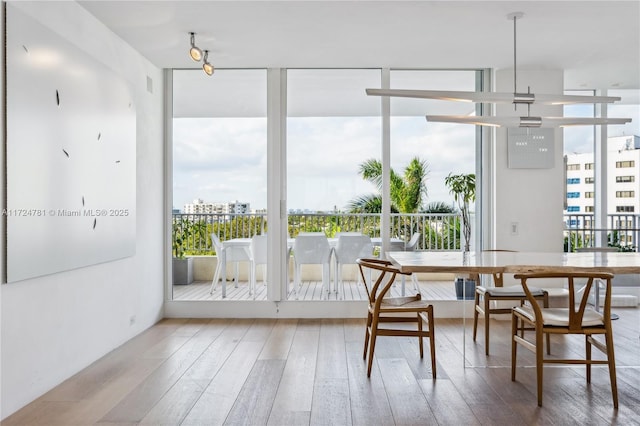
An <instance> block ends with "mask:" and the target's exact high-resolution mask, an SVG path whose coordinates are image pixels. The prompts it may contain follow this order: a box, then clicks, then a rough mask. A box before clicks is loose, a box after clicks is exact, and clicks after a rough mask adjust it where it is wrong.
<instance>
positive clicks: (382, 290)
mask: <svg viewBox="0 0 640 426" xmlns="http://www.w3.org/2000/svg"><path fill="white" fill-rule="evenodd" d="M356 263H357V264H358V268H359V269H360V275H361V277H362V282H363V283H364V287H365V289H366V290H367V296H368V298H369V304H370V305H373V306H376V307H377V308H379V307H380V303H381V302H382V299H384V297H385V295H386V294H387V293H388V292H389V290H390V289H391V286H392V285H393V283H394V282H395V281H396V276H397V275H411V273H402V272H400V270H398V268H396V267H395V266H393V264H392V263H391V262H389V261H388V260H383V259H367V258H360V259H358V260H357V261H356ZM367 269H372V270H374V271H378V272H379V274H378V275H377V278H375V281H373V278H372V279H371V281H367V277H376V274H369V273H366V274H365V271H366V270H367Z"/></svg>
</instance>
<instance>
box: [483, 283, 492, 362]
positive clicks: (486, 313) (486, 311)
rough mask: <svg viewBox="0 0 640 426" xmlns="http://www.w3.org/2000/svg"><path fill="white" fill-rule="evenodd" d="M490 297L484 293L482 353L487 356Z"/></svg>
mask: <svg viewBox="0 0 640 426" xmlns="http://www.w3.org/2000/svg"><path fill="white" fill-rule="evenodd" d="M490 303H491V298H490V297H487V295H486V294H485V295H484V353H485V354H486V355H487V356H489V306H490Z"/></svg>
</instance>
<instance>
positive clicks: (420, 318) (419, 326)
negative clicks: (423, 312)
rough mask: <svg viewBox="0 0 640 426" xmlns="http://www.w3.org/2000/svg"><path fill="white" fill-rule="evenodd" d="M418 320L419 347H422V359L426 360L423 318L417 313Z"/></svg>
mask: <svg viewBox="0 0 640 426" xmlns="http://www.w3.org/2000/svg"><path fill="white" fill-rule="evenodd" d="M416 319H417V320H418V346H419V347H420V358H424V342H423V341H422V340H423V339H422V317H421V316H420V313H419V312H417V313H416Z"/></svg>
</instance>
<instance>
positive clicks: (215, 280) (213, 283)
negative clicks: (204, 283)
mask: <svg viewBox="0 0 640 426" xmlns="http://www.w3.org/2000/svg"><path fill="white" fill-rule="evenodd" d="M220 266H221V265H220V263H218V264H216V270H215V272H214V273H213V280H211V289H210V290H209V294H213V292H214V291H216V288H217V287H218V280H220V269H221V267H220Z"/></svg>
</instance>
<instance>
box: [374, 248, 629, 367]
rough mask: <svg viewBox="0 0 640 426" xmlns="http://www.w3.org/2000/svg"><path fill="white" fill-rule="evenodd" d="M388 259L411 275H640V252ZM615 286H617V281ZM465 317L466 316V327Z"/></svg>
mask: <svg viewBox="0 0 640 426" xmlns="http://www.w3.org/2000/svg"><path fill="white" fill-rule="evenodd" d="M387 257H388V259H389V260H390V261H391V262H392V263H393V264H394V265H395V266H397V267H398V268H399V269H400V270H401V271H402V272H411V273H442V272H445V273H446V272H448V273H454V274H460V275H471V274H493V273H500V272H502V273H513V274H518V273H527V272H547V273H571V272H594V271H597V272H608V273H611V274H614V276H615V275H620V274H640V253H635V252H583V253H563V252H549V253H546V252H545V253H542V252H505V251H478V252H461V251H415V252H405V251H392V252H389V253H387ZM634 284H635V285H638V286H640V280H636V282H634ZM613 285H614V286H615V280H614V283H613ZM596 288H598V286H596ZM595 297H596V301H595V305H596V306H598V304H599V302H598V292H597V291H596V294H595ZM612 317H613V315H612ZM464 318H465V316H463V324H464ZM464 327H466V324H465V325H464ZM464 336H465V334H464V333H463V365H464V366H465V367H467V366H468V365H467V364H466V355H465V354H466V345H465V343H464V341H465V337H464Z"/></svg>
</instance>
